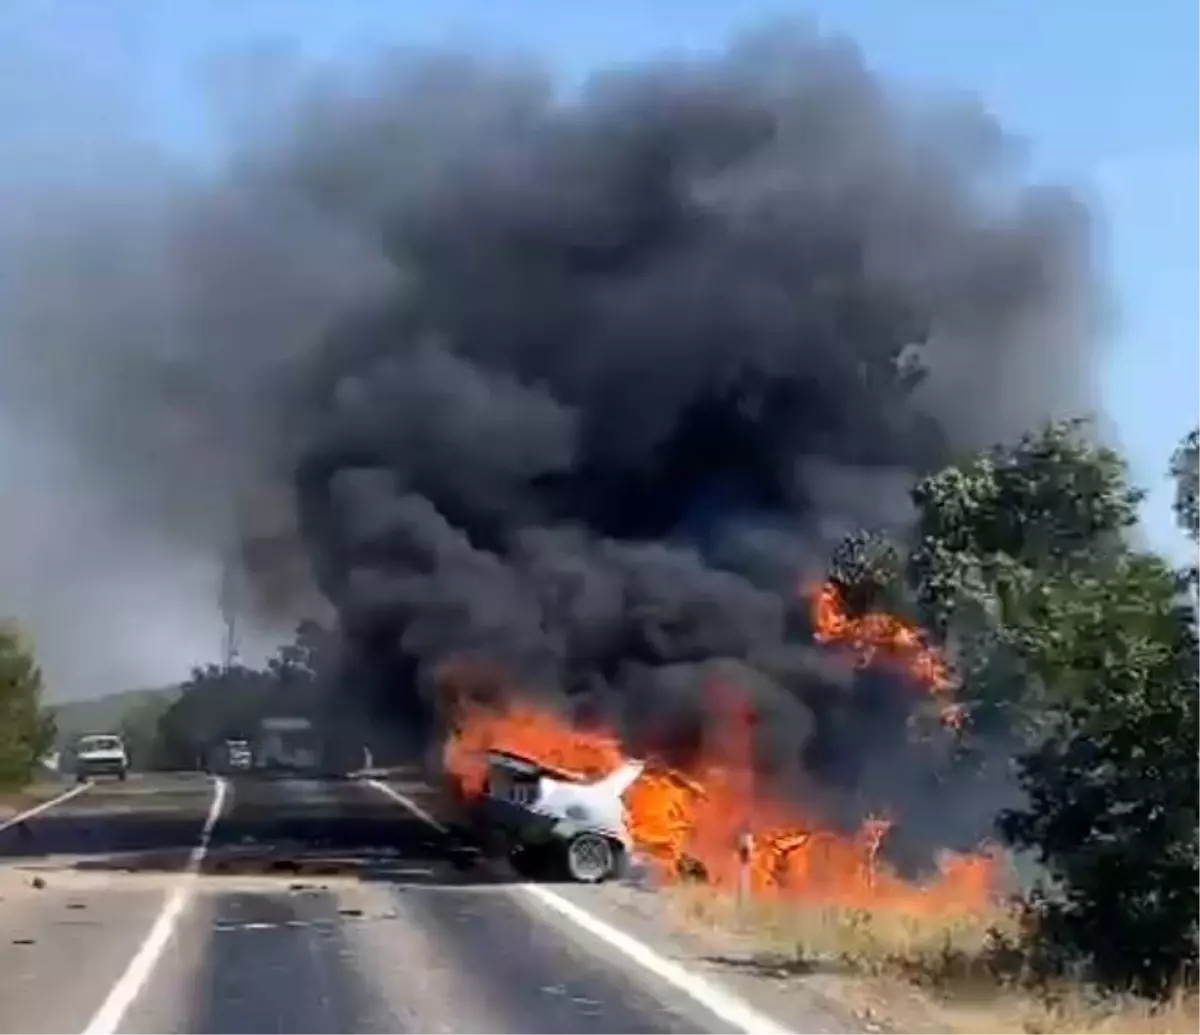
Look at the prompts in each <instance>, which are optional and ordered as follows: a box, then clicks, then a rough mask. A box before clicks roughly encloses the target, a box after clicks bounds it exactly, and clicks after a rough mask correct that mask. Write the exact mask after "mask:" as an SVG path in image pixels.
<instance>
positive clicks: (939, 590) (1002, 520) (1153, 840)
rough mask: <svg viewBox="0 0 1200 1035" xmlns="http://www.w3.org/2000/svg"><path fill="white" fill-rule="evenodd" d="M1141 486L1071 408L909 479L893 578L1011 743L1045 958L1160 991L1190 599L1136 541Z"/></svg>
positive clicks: (983, 722)
mask: <svg viewBox="0 0 1200 1035" xmlns="http://www.w3.org/2000/svg"><path fill="white" fill-rule="evenodd" d="M1142 496H1143V494H1142V493H1141V492H1139V491H1137V490H1135V489H1133V488H1131V487H1130V486H1129V485H1128V482H1127V480H1126V469H1125V464H1124V462H1123V461H1122V459H1121V457H1120V456H1119V455H1118V454H1116V453H1115V452H1114V451H1112V450H1110V449H1108V448H1106V447H1104V446H1102V445H1099V444H1097V443H1095V442H1094V441H1092V440H1091V439H1090V438H1089V436H1088V434H1087V425H1086V424H1085V423H1083V422H1079V421H1071V422H1066V423H1062V424H1055V425H1051V426H1049V427H1046V428H1044V429H1042V430H1041V431H1039V432H1037V433H1034V434H1030V435H1027V436H1025V437H1024V438H1022V439H1021V440H1020V441H1019V442H1018V443H1016V444H1015V445H1013V446H1010V447H997V448H995V449H992V450H989V451H987V452H986V453H983V454H981V455H979V456H976V457H972V458H969V459H967V460H966V461H965V462H963V463H961V464H957V465H954V466H952V467H948V468H946V469H945V470H942V471H939V472H937V473H935V474H933V475H932V476H930V477H929V478H927V479H925V480H924V481H922V482H921V483H920V484H919V485H918V486H917V487H916V489H915V490H914V493H913V499H914V503H915V504H916V507H917V513H918V520H917V526H916V530H917V536H916V541H915V545H914V547H913V549H912V551H911V553H910V557H909V563H908V578H909V583H910V587H911V589H912V591H913V593H914V595H915V597H916V598H917V600H918V603H919V608H920V610H921V611H922V613H923V616H924V619H925V620H926V622H927V623H928V624H929V625H930V626H931V627H932V628H933V629H934V630H935V631H936V633H937V635H939V637H940V638H941V639H943V640H944V642H946V644H947V645H948V647H949V649H950V651H951V653H952V656H953V658H954V660H955V663H956V668H957V671H958V673H959V675H960V677H961V680H962V690H961V693H962V696H963V697H964V699H965V701H966V702H967V704H968V707H969V709H970V733H969V736H972V737H974V738H975V739H976V740H977V741H978V742H980V743H990V744H992V745H993V746H994V745H995V744H996V743H997V742H999V743H1003V744H1007V745H1008V746H1009V748H1010V749H1011V751H1012V752H1013V754H1014V755H1015V757H1016V760H1017V771H1018V774H1019V780H1020V783H1021V786H1022V787H1023V789H1024V791H1025V794H1026V799H1027V805H1026V806H1025V807H1024V808H1022V809H1018V810H1014V811H1011V812H1009V813H1007V814H1005V815H1004V816H1003V817H1002V820H1001V829H1002V832H1003V833H1004V834H1005V835H1006V837H1007V839H1008V840H1009V841H1010V843H1012V844H1014V845H1016V846H1019V847H1022V848H1026V849H1031V850H1033V851H1034V852H1035V853H1036V854H1037V855H1039V856H1040V858H1041V861H1042V863H1043V864H1044V866H1045V868H1046V872H1047V873H1048V875H1049V876H1048V882H1049V883H1048V886H1047V887H1046V888H1045V889H1043V890H1044V893H1043V894H1042V895H1040V896H1039V897H1038V898H1037V899H1036V901H1035V903H1034V905H1035V909H1036V915H1037V917H1038V919H1039V920H1040V925H1039V928H1038V930H1039V933H1040V935H1041V936H1042V938H1043V948H1044V949H1045V950H1046V953H1047V955H1046V957H1045V958H1046V959H1047V960H1057V961H1060V962H1062V961H1065V960H1083V961H1085V962H1086V963H1087V964H1089V965H1090V967H1091V968H1092V971H1093V973H1094V974H1095V976H1096V977H1097V978H1099V979H1100V980H1102V981H1104V982H1107V983H1110V984H1128V985H1132V986H1134V987H1136V988H1138V989H1140V990H1143V991H1148V992H1157V991H1161V990H1162V988H1163V987H1164V986H1165V984H1166V983H1167V982H1168V981H1169V980H1170V979H1171V978H1173V977H1175V976H1177V975H1178V974H1179V973H1180V972H1181V970H1186V969H1187V968H1189V967H1191V966H1194V962H1195V945H1196V924H1195V920H1196V907H1197V900H1196V887H1197V877H1198V874H1197V868H1196V847H1197V844H1196V829H1197V784H1196V775H1197V773H1196V767H1197V719H1198V716H1197V708H1196V706H1197V700H1198V688H1197V684H1196V672H1197V661H1198V659H1197V654H1196V626H1195V621H1196V614H1195V609H1194V608H1192V607H1191V606H1190V605H1188V604H1186V603H1185V602H1183V597H1182V596H1181V592H1180V591H1181V588H1182V581H1181V579H1180V577H1179V575H1178V573H1176V572H1174V571H1172V570H1171V568H1170V567H1169V566H1168V565H1167V564H1166V562H1164V561H1163V560H1162V559H1160V558H1158V557H1155V556H1152V555H1149V554H1145V553H1139V552H1136V551H1133V550H1132V549H1131V548H1130V546H1129V535H1128V532H1129V530H1130V528H1131V527H1132V526H1133V525H1134V523H1135V521H1136V517H1137V508H1138V504H1139V503H1140V501H1141V499H1142Z"/></svg>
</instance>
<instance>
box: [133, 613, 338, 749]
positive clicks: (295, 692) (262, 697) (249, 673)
mask: <svg viewBox="0 0 1200 1035" xmlns="http://www.w3.org/2000/svg"><path fill="white" fill-rule="evenodd" d="M333 649H334V648H333V643H332V640H331V638H330V635H329V634H328V633H327V632H326V631H325V630H324V629H322V628H321V627H320V626H319V625H317V624H316V623H314V622H302V623H301V624H300V626H299V627H298V628H297V630H296V634H295V638H294V640H293V642H292V643H290V644H287V645H286V646H283V647H281V648H280V649H279V650H278V651H277V652H276V654H275V655H274V656H273V657H272V658H270V659H269V660H268V661H267V663H266V665H265V666H264V667H262V668H252V667H249V666H246V665H242V664H232V665H229V666H221V665H204V666H199V667H197V668H194V669H193V670H192V673H191V675H190V677H189V678H188V679H187V680H186V681H184V682H183V683H182V684H181V685H180V687H179V688H178V692H177V693H176V694H175V695H173V696H172V697H170V698H167V697H159V698H150V699H147V700H145V701H143V702H141V703H139V704H138V705H137V706H136V707H135V708H133V709H132V710H131V711H130V712H129V713H128V714H126V715H125V717H124V719H123V720H122V722H121V725H120V730H121V733H122V735H123V736H124V738H125V743H126V747H127V749H128V751H129V753H130V759H131V761H132V764H133V765H134V766H135V767H137V768H141V769H196V768H203V767H204V766H205V765H206V764H207V763H208V761H209V758H210V755H211V752H212V751H213V749H214V746H216V745H220V744H222V743H223V742H224V741H225V740H226V739H229V738H236V739H245V740H253V739H254V737H255V735H256V733H257V731H258V725H259V722H260V721H261V720H262V719H263V718H264V717H266V716H268V715H272V714H285V715H299V716H304V717H309V718H314V719H316V718H319V717H320V716H319V713H320V711H321V697H320V691H321V676H322V674H323V673H324V672H325V671H327V670H328V668H329V666H330V664H331V659H332V656H333Z"/></svg>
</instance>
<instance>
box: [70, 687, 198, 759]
mask: <svg viewBox="0 0 1200 1035" xmlns="http://www.w3.org/2000/svg"><path fill="white" fill-rule="evenodd" d="M178 696H179V687H177V686H165V687H150V688H147V689H143V690H123V691H121V692H120V693H115V694H105V695H104V696H103V697H94V698H92V699H91V700H88V701H64V702H63V703H61V704H53V705H51V706H50V707H51V708H52V709H53V710H54V716H55V721H56V722H57V724H58V740H57V745H56V746H57V747H58V748H60V749H62V748H65V747H67V746H68V745H70V743H71V742H72V741H73V740H74V739H75V738H76V737H78V736H80V735H82V734H84V733H108V732H115V731H117V730H119V729H120V728H121V723H122V722H123V720H124V719H125V717H126V716H127V715H129V714H130V712H132V711H133V710H134V709H135V708H138V707H140V706H142V705H145V704H148V703H149V702H151V701H160V700H161V701H163V702H164V703H169V702H171V701H174V700H175V698H177V697H178Z"/></svg>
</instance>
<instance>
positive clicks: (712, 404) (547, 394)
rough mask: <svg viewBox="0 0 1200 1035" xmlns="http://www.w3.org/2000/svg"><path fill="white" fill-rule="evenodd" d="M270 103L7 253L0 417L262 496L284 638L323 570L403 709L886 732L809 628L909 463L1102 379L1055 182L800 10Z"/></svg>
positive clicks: (804, 774) (81, 446)
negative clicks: (21, 417)
mask: <svg viewBox="0 0 1200 1035" xmlns="http://www.w3.org/2000/svg"><path fill="white" fill-rule="evenodd" d="M270 116H271V117H270V118H269V119H267V118H253V117H249V116H248V117H247V118H246V120H245V122H244V125H245V126H248V127H252V128H253V132H247V133H246V134H245V138H244V139H243V140H241V141H239V143H238V146H237V147H236V148H235V149H234V158H233V160H232V161H231V162H230V164H229V166H228V168H227V169H225V170H224V171H223V172H222V174H221V175H220V176H217V177H214V178H212V179H211V180H210V181H204V182H198V183H197V182H180V181H179V180H178V179H177V178H173V177H171V176H170V175H165V176H164V177H162V178H161V181H162V182H159V183H158V184H157V186H156V190H155V192H153V193H154V195H155V200H154V201H153V203H149V202H148V201H147V198H148V196H150V194H149V193H148V192H147V191H146V190H144V189H142V188H140V187H139V188H138V189H129V187H128V184H127V183H126V185H125V189H123V190H116V189H113V188H112V185H111V184H108V183H105V184H103V185H102V186H103V190H102V191H101V193H100V195H99V197H86V198H84V199H83V201H82V203H81V211H79V212H74V211H71V212H70V218H67V217H66V213H67V210H66V209H64V206H63V203H62V198H61V194H56V195H55V196H54V198H53V199H52V202H53V204H52V208H53V209H54V212H52V214H51V216H50V218H49V226H50V228H51V231H52V232H49V231H47V221H46V220H45V219H43V218H41V217H40V216H39V219H38V221H37V223H36V226H33V227H30V228H28V232H26V233H24V234H22V235H21V236H20V238H19V243H20V245H21V248H20V250H19V251H18V250H14V249H12V248H6V249H5V251H6V253H7V254H8V255H9V256H11V255H19V256H20V262H19V264H18V265H19V269H18V271H17V272H18V273H19V276H18V278H17V279H16V281H14V285H15V290H14V291H12V292H9V293H7V294H6V297H5V298H4V299H3V305H2V306H0V310H3V311H7V312H8V315H6V316H5V317H4V318H3V319H4V320H5V323H6V326H8V327H11V326H12V325H13V324H12V321H13V320H14V319H17V320H20V321H21V333H19V334H17V335H16V339H15V340H16V343H17V344H16V346H14V345H12V344H6V345H5V351H4V360H3V362H4V364H5V366H6V368H7V369H8V370H9V371H12V370H16V371H17V372H19V373H20V374H21V375H22V377H21V379H20V380H19V382H14V381H12V380H10V378H9V374H8V373H6V374H5V383H6V387H7V386H11V385H15V384H19V388H18V390H17V391H15V392H6V393H5V400H4V406H5V407H6V409H9V410H15V409H16V408H18V406H19V405H23V406H24V409H25V410H28V409H29V408H30V407H29V406H28V402H29V400H36V402H37V406H38V407H44V408H45V409H44V411H43V412H44V413H45V414H46V417H45V420H44V422H43V423H44V425H45V427H46V433H47V434H54V435H57V436H59V437H62V438H66V439H67V440H68V441H70V442H71V443H73V446H74V448H75V449H76V450H77V451H78V452H79V453H80V455H82V456H84V457H86V461H87V463H88V464H90V465H91V467H92V469H93V472H94V474H95V477H96V480H97V481H101V480H102V481H103V482H104V486H103V487H102V488H99V489H97V491H99V492H103V493H108V494H110V497H112V498H119V499H120V500H121V501H122V502H123V505H124V506H125V507H126V511H127V512H129V513H131V514H133V515H135V516H136V518H137V520H138V521H140V522H141V523H142V525H143V526H144V527H146V528H149V529H153V530H154V531H155V532H156V534H163V535H165V536H167V537H168V538H169V539H170V540H171V541H172V542H174V543H175V544H176V545H177V548H178V549H179V550H181V551H182V550H185V549H190V548H193V547H195V548H198V549H201V550H204V549H207V550H209V551H210V552H211V549H212V547H213V545H214V544H215V543H218V542H222V541H224V540H223V539H222V537H223V536H226V535H227V533H228V531H229V530H230V529H231V528H232V529H236V530H237V531H238V532H239V533H240V534H241V535H243V537H246V534H247V522H248V521H249V522H250V523H252V524H253V523H254V522H257V523H258V526H261V527H258V528H257V530H256V531H254V534H252V535H250V538H251V539H252V540H253V546H254V548H253V549H252V550H250V551H249V552H248V556H249V558H250V565H251V571H252V574H254V575H255V578H256V585H258V586H259V587H260V588H263V587H267V588H270V590H271V592H269V593H267V594H266V595H265V597H264V598H263V599H264V600H265V601H266V604H265V605H264V606H266V607H267V608H268V610H267V612H266V614H267V615H268V618H267V619H264V620H265V621H270V620H274V619H273V618H272V617H271V616H276V617H277V616H278V615H280V614H283V613H285V612H286V613H287V614H289V615H290V614H292V613H294V612H295V611H296V610H297V609H301V610H302V609H303V608H304V607H308V606H310V604H309V603H308V602H307V599H306V602H305V603H304V604H303V607H302V606H301V605H300V604H299V603H298V601H299V600H300V599H301V598H302V597H305V587H306V577H305V575H304V572H306V571H309V570H311V575H312V579H313V581H314V582H315V584H316V585H317V586H318V587H319V590H320V596H321V597H322V598H323V599H324V600H327V601H328V602H330V603H331V604H332V606H333V608H334V610H335V611H336V614H337V617H338V621H339V623H340V627H341V630H342V634H343V637H344V639H345V641H346V644H347V645H348V648H349V662H348V663H349V665H350V666H351V671H352V672H353V678H352V679H350V678H348V679H347V688H346V691H345V692H346V693H347V694H353V695H354V696H355V699H356V700H361V701H365V702H367V703H369V704H370V706H371V707H373V708H377V709H380V710H382V711H384V712H385V713H386V714H390V715H392V716H393V717H394V719H395V721H396V722H398V723H399V722H402V723H405V724H408V725H410V726H416V727H419V728H428V727H429V725H430V724H432V723H436V721H437V714H438V701H439V692H440V691H439V673H442V674H443V675H444V673H445V671H446V669H445V666H446V665H447V664H450V663H455V664H460V665H461V663H462V662H464V661H468V662H472V661H473V662H477V663H479V664H480V665H486V666H493V667H495V669H496V670H497V671H502V672H504V673H505V676H504V680H505V681H506V683H507V684H508V685H514V684H515V685H519V686H520V687H521V688H522V692H524V693H529V694H536V695H540V696H542V697H544V698H545V699H547V700H553V701H556V702H559V703H563V704H564V706H565V707H569V708H572V709H575V710H581V711H583V712H585V713H587V714H597V713H599V714H604V715H606V716H608V717H610V718H611V719H612V720H613V721H615V722H617V723H618V724H619V725H620V726H621V728H622V729H624V730H625V731H626V734H627V735H628V737H629V738H630V741H631V743H633V744H636V745H639V746H652V747H655V748H656V749H657V750H665V751H668V752H687V751H688V750H690V748H691V747H692V746H694V745H695V743H696V742H697V741H698V739H699V738H702V737H703V736H704V730H705V716H706V711H705V703H704V702H705V695H704V687H706V686H709V685H711V684H712V683H713V682H714V681H718V682H726V683H732V684H736V685H737V686H738V688H739V690H740V692H742V693H743V694H745V695H747V696H748V697H749V698H750V699H751V700H752V701H753V702H754V704H755V706H756V709H757V711H758V712H759V714H760V717H761V718H762V719H763V720H764V721H763V722H762V724H761V730H762V733H761V736H760V741H761V742H760V744H759V745H758V749H759V753H760V756H761V759H762V764H763V765H764V767H765V768H768V769H770V770H771V771H773V772H774V773H776V774H777V775H778V776H779V778H780V779H781V780H786V781H789V782H793V783H796V784H800V785H803V786H805V787H811V786H812V785H813V784H814V783H821V782H827V778H828V779H833V778H835V777H837V779H842V778H843V777H844V779H845V780H846V781H849V782H850V783H853V780H854V776H853V774H852V773H851V774H850V775H846V774H844V773H843V774H841V776H839V775H838V771H839V770H840V769H842V768H844V766H843V764H842V761H841V760H840V758H841V756H840V755H839V752H840V751H841V747H842V746H845V747H846V748H847V750H849V748H850V747H851V746H853V745H855V744H857V745H858V748H859V754H861V753H862V748H863V746H864V745H867V746H872V747H877V748H878V749H879V753H880V756H882V755H883V754H884V753H885V751H886V750H889V749H888V747H887V745H886V744H885V743H884V742H883V738H884V734H883V733H880V732H877V731H876V727H879V728H881V729H882V728H884V727H886V726H887V723H886V722H883V721H875V720H873V719H872V715H873V714H888V713H889V708H890V707H891V706H890V705H888V704H887V701H888V700H891V699H894V698H895V694H896V691H895V687H893V686H889V687H887V688H885V689H881V688H880V685H879V684H880V682H881V680H883V681H884V682H886V681H887V680H885V679H884V678H883V677H880V676H872V677H867V678H865V679H864V677H862V676H860V675H855V674H852V673H849V672H847V671H846V670H845V668H844V667H843V666H842V665H841V664H840V663H838V662H837V661H836V659H831V658H830V657H829V656H828V655H827V653H825V652H823V651H818V650H815V649H814V648H813V647H811V645H810V644H809V637H808V630H807V627H806V618H805V615H804V607H803V602H798V601H797V598H796V588H797V585H798V579H799V578H801V577H803V576H807V575H811V574H813V573H818V572H820V571H821V570H823V568H824V565H825V564H826V562H827V560H828V557H829V554H830V551H831V550H832V548H833V546H834V544H835V543H837V542H838V541H839V540H840V539H841V537H842V536H843V535H845V534H846V533H847V532H850V531H852V530H855V529H857V528H860V527H868V528H881V529H897V528H903V526H904V523H905V521H906V519H907V513H906V506H907V504H906V495H905V490H906V488H907V486H908V485H909V484H910V483H911V480H912V478H913V477H914V476H916V475H919V474H921V473H922V472H925V471H927V470H929V469H930V468H931V467H932V466H934V465H937V464H939V463H941V462H943V461H945V460H946V459H947V458H949V457H951V456H953V455H955V454H956V453H958V452H959V451H961V450H964V449H967V448H971V447H975V446H978V445H982V444H985V443H990V442H992V441H994V440H996V439H997V438H999V437H1002V436H1006V435H1011V434H1015V433H1019V432H1020V431H1022V430H1024V429H1025V428H1027V427H1028V426H1029V425H1030V424H1031V423H1033V422H1035V421H1038V420H1041V419H1042V418H1044V417H1046V416H1048V415H1052V414H1056V413H1062V412H1070V411H1075V410H1078V409H1079V408H1090V407H1091V406H1092V405H1093V404H1094V401H1095V394H1094V384H1093V379H1092V370H1093V367H1094V359H1095V356H1094V350H1095V345H1094V342H1095V340H1096V336H1095V335H1094V333H1093V331H1094V327H1093V323H1094V316H1095V314H1096V312H1097V311H1098V302H1099V292H1098V290H1097V286H1096V281H1095V277H1094V275H1093V270H1092V268H1091V262H1090V240H1089V234H1090V227H1089V219H1088V216H1087V213H1086V212H1085V211H1084V210H1083V209H1082V208H1081V206H1080V205H1079V204H1078V203H1077V202H1076V200H1075V199H1074V198H1073V197H1072V196H1071V194H1070V193H1069V192H1067V191H1065V190H1062V189H1058V188H1054V187H1048V186H1044V185H1039V184H1031V183H1028V182H1026V180H1025V179H1024V178H1023V177H1022V175H1021V170H1020V168H1019V166H1018V164H1017V162H1016V161H1015V158H1014V153H1015V149H1014V148H1013V147H1012V146H1011V142H1010V141H1009V140H1008V138H1007V137H1006V135H1005V134H1004V132H1003V131H1002V130H1001V129H1000V128H999V127H998V126H996V125H995V124H994V122H993V121H992V120H991V119H990V118H989V117H988V116H987V115H986V113H984V112H982V111H980V110H979V109H978V107H977V106H975V105H973V104H971V103H969V102H967V101H964V100H961V99H952V100H944V101H930V100H929V99H927V98H925V99H917V98H913V97H909V96H906V95H903V94H902V93H900V92H899V91H896V90H894V89H892V88H891V87H889V85H888V84H887V83H885V82H883V81H881V80H880V79H879V78H877V77H876V76H875V75H874V74H872V72H871V71H870V70H869V68H867V67H866V65H865V64H864V62H863V60H862V58H861V57H860V55H859V54H858V53H857V52H856V51H855V49H854V48H853V47H851V46H849V45H848V44H847V43H846V42H845V41H842V40H837V39H825V38H823V37H820V36H818V35H816V34H814V33H813V32H811V31H809V30H807V29H805V28H796V27H786V26H785V27H780V26H773V27H771V28H770V29H769V30H768V31H765V32H760V33H752V34H749V35H747V36H745V37H743V38H741V39H739V40H735V41H734V42H733V43H731V45H730V46H729V48H728V50H727V51H726V52H725V53H723V54H721V55H719V56H716V57H709V58H704V59H696V60H686V59H678V60H672V61H663V62H653V63H647V64H645V65H642V66H638V67H629V68H622V69H619V70H614V71H611V72H607V73H603V74H598V75H596V76H594V77H593V78H592V79H590V80H589V81H588V82H587V83H586V84H585V85H584V86H583V87H582V88H581V89H580V90H578V91H577V92H573V93H569V94H568V93H566V92H564V91H562V90H560V89H557V88H556V85H555V82H554V80H553V78H552V77H550V76H548V75H546V74H544V73H543V72H542V71H541V70H539V69H537V68H535V67H529V66H526V65H514V64H512V63H503V62H496V61H489V60H485V59H482V58H478V57H473V56H471V55H468V54H445V53H442V54H422V53H400V54H391V55H388V56H387V57H386V58H385V59H382V60H381V61H380V62H378V63H377V64H374V65H371V66H369V67H365V68H336V67H335V68H331V69H325V70H324V71H322V72H321V73H320V74H319V75H313V76H311V77H308V78H304V77H301V82H300V84H299V85H298V87H297V89H296V91H295V99H294V102H289V103H286V104H283V103H279V102H278V101H277V100H276V101H275V102H274V103H273V104H272V107H271V111H270ZM34 260H36V261H34ZM13 306H15V311H16V314H17V315H16V316H15V317H14V316H13V315H12V311H13ZM48 328H49V332H48V331H47V329H48ZM12 337H13V336H12V332H11V330H7V331H6V338H7V339H8V340H9V341H11V340H12ZM47 343H49V344H47ZM21 346H24V347H25V351H22V348H21ZM32 349H36V351H37V354H38V355H39V356H42V355H52V356H55V357H56V359H55V361H54V364H53V365H52V366H51V367H46V366H45V365H44V364H41V361H40V360H39V361H38V362H37V363H35V362H34V359H33V358H32V356H33V353H32V352H31V351H29V350H32ZM85 355H86V356H88V357H94V358H89V359H88V360H87V362H86V369H84V368H83V367H81V365H80V364H81V363H82V361H83V357H84V356H85ZM39 364H41V365H39ZM68 364H74V366H72V367H70V368H69V370H70V373H71V374H72V375H74V376H65V374H64V371H66V370H67V369H68V366H67V365H68ZM35 367H36V368H37V369H38V370H39V371H40V374H41V375H44V376H40V377H33V376H32V375H31V372H32V371H33V370H34V368H35ZM64 386H66V387H65V388H64ZM51 400H52V401H51ZM289 494H292V495H291V496H289ZM281 501H283V502H281ZM292 502H294V510H293V507H292V505H291V504H292ZM260 533H261V534H260ZM281 571H283V572H285V574H284V575H282V576H281V574H280V573H281ZM297 572H300V574H298V575H297V574H296V573H297ZM892 682H894V680H893V681H892ZM864 702H865V703H864ZM864 709H865V710H864ZM872 709H875V711H874V712H873V711H872ZM850 753H851V754H854V752H850ZM850 768H851V769H853V767H852V766H851V767H850ZM860 775H861V774H860ZM835 782H836V781H835ZM874 782H880V781H874ZM884 782H886V781H884ZM914 782H916V781H914ZM898 783H899V784H903V781H899V782H898Z"/></svg>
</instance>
